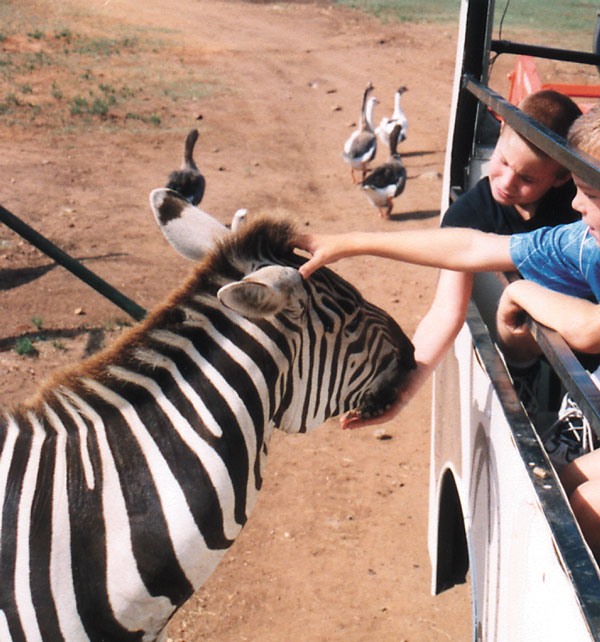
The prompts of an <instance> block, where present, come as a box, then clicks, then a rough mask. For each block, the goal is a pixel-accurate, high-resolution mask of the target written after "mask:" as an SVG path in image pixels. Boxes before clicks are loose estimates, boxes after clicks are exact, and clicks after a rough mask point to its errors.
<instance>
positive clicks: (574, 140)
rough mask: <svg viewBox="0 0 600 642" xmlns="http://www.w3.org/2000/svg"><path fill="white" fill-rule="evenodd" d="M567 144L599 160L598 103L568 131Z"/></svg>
mask: <svg viewBox="0 0 600 642" xmlns="http://www.w3.org/2000/svg"><path fill="white" fill-rule="evenodd" d="M567 142H568V143H569V144H570V145H573V147H577V149H579V150H581V151H582V152H585V153H586V154H589V155H590V156H593V157H594V158H598V159H600V103H598V104H596V105H594V107H592V108H591V109H590V110H589V111H587V112H586V113H585V114H583V116H580V117H579V118H578V119H577V120H576V121H575V122H574V123H573V124H572V125H571V128H570V129H569V134H568V136H567Z"/></svg>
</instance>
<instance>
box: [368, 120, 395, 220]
mask: <svg viewBox="0 0 600 642" xmlns="http://www.w3.org/2000/svg"><path fill="white" fill-rule="evenodd" d="M401 132H402V125H400V124H399V123H398V124H396V126H395V127H394V129H393V130H392V133H391V135H390V157H389V159H388V160H387V162H386V163H384V164H383V165H379V166H378V167H376V168H375V169H374V170H373V171H372V172H371V173H370V174H369V175H368V176H366V177H365V178H363V180H362V181H361V186H362V188H363V189H364V190H365V194H366V195H367V198H368V199H369V200H370V201H371V203H373V205H374V206H375V207H376V208H377V209H378V210H379V215H380V216H382V217H383V218H389V217H390V214H391V213H392V207H393V199H394V198H396V196H399V195H400V194H402V192H403V191H404V187H405V186H406V168H405V167H404V164H403V163H402V159H401V158H400V154H398V153H397V151H396V146H397V144H398V138H399V137H400V134H401Z"/></svg>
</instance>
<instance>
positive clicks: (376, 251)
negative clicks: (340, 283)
mask: <svg viewBox="0 0 600 642" xmlns="http://www.w3.org/2000/svg"><path fill="white" fill-rule="evenodd" d="M296 246H297V247H299V248H301V249H303V250H307V251H308V252H310V253H311V254H312V255H313V256H312V258H311V259H310V260H309V261H308V262H307V263H305V264H304V265H303V266H302V267H301V268H300V273H301V274H302V276H303V277H304V278H308V277H309V276H310V275H311V274H312V273H313V272H314V271H315V270H316V269H317V268H319V267H321V266H323V265H327V264H328V263H333V262H335V261H338V260H339V259H342V258H346V257H349V256H358V255H361V254H370V255H372V256H380V257H383V258H388V259H396V260H399V261H405V262H407V263H416V264H417V265H428V266H431V267H440V268H445V269H448V270H461V271H464V272H486V271H491V270H514V269H515V266H514V263H513V262H512V260H511V258H510V237H509V236H503V235H498V234H487V233H485V232H480V231H479V230H472V229H465V228H441V229H440V228H435V229H422V230H407V231H403V232H351V233H348V234H330V235H327V234H322V235H316V234H315V235H311V234H309V235H304V236H300V237H299V238H298V239H297V241H296Z"/></svg>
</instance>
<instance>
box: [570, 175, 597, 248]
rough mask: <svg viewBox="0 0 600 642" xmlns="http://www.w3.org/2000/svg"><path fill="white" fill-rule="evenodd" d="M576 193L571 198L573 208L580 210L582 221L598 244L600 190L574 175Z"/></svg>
mask: <svg viewBox="0 0 600 642" xmlns="http://www.w3.org/2000/svg"><path fill="white" fill-rule="evenodd" d="M573 180H574V181H575V185H577V193H576V194H575V198H574V199H573V209H576V210H577V211H578V212H581V218H582V220H583V222H584V223H585V224H586V225H587V226H588V228H589V230H590V234H591V236H592V237H593V238H594V240H595V241H596V243H597V245H598V246H600V191H599V190H597V189H594V188H593V187H591V186H590V185H588V184H587V183H584V182H583V181H582V180H581V179H579V178H577V177H576V176H574V177H573Z"/></svg>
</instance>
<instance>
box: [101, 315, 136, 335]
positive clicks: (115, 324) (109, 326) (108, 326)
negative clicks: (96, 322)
mask: <svg viewBox="0 0 600 642" xmlns="http://www.w3.org/2000/svg"><path fill="white" fill-rule="evenodd" d="M130 327H131V323H130V322H129V321H127V320H126V319H121V318H118V317H117V318H114V319H113V318H112V317H111V318H108V319H105V320H104V323H103V328H104V330H105V331H106V332H115V331H116V330H121V329H123V328H130Z"/></svg>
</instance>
